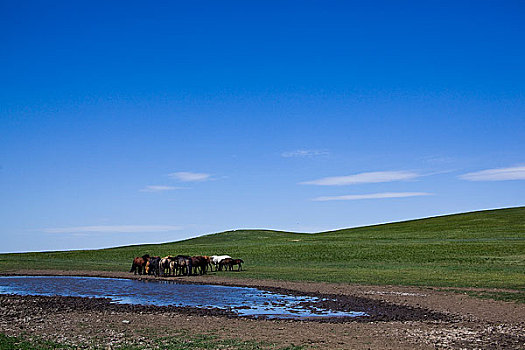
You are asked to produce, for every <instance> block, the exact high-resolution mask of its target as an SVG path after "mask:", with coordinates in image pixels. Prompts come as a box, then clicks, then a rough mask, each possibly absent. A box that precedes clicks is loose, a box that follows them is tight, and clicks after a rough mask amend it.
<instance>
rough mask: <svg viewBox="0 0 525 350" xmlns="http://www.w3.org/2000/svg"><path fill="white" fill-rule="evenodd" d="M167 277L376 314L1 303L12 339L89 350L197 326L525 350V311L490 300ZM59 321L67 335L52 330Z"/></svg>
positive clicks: (381, 343) (309, 338)
mask: <svg viewBox="0 0 525 350" xmlns="http://www.w3.org/2000/svg"><path fill="white" fill-rule="evenodd" d="M1 275H34V276H39V275H40V276H41V275H56V276H86V277H113V278H130V279H143V280H149V279H155V278H154V277H151V276H138V275H137V276H135V275H132V274H130V273H126V272H103V271H98V272H92V271H58V270H47V271H39V270H18V271H13V272H11V273H3V274H1ZM157 279H158V278H157ZM166 279H168V280H170V281H175V282H177V283H193V284H219V285H228V286H243V287H245V286H250V287H257V288H260V289H264V290H269V291H272V292H278V293H282V294H292V295H307V296H315V297H321V298H325V299H326V300H324V301H323V303H324V305H322V306H323V307H327V308H330V309H333V310H341V311H348V310H353V311H365V312H367V313H368V314H369V315H370V316H369V317H355V318H347V317H344V318H323V319H301V320H275V319H272V320H265V319H254V318H250V317H239V316H237V315H235V314H234V313H232V312H231V311H229V310H221V309H198V308H185V307H172V306H161V307H159V306H141V305H126V304H115V303H112V302H111V301H110V300H109V299H94V298H77V297H37V296H15V295H0V332H1V333H4V334H7V335H12V336H17V335H20V334H25V333H27V332H30V333H31V334H34V335H37V336H41V337H43V338H45V339H58V340H59V341H60V342H63V343H64V344H73V345H74V346H79V347H85V348H97V346H102V347H104V346H110V347H116V348H118V346H120V345H122V344H124V345H125V344H128V345H129V344H137V342H138V343H141V344H142V343H144V344H147V343H148V339H153V338H154V337H153V338H152V336H149V337H144V336H143V335H140V334H142V333H143V331H144V330H150V331H147V333H148V332H149V333H148V334H151V332H153V333H155V334H157V333H158V334H162V335H163V336H164V335H168V336H169V335H170V334H171V335H175V334H178V333H177V332H179V331H180V330H181V329H187V330H188V331H190V330H191V331H194V329H195V327H199V328H200V329H202V331H201V332H205V333H206V334H215V335H218V336H220V337H226V338H228V337H233V338H236V339H237V338H239V339H245V340H250V341H251V340H254V341H262V342H271V343H272V344H278V345H279V346H286V345H290V344H295V345H304V346H306V347H307V348H320V349H336V348H341V349H356V348H357V349H360V348H367V349H368V348H371V349H421V348H440V349H460V348H461V349H491V348H493V349H522V348H525V335H524V334H525V323H524V322H525V307H524V305H523V304H517V303H508V302H501V301H493V300H481V299H476V298H472V297H469V296H467V295H462V294H458V293H450V292H446V291H443V290H440V289H437V288H420V287H399V286H362V285H339V284H327V283H310V282H306V283H305V282H283V281H271V280H253V279H247V280H245V279H235V278H230V277H223V276H216V275H212V274H210V275H207V276H190V277H182V278H166ZM87 315H89V317H87ZM86 317H87V318H86ZM53 319H55V320H57V322H59V323H60V324H63V325H66V324H67V327H63V328H60V327H59V328H58V329H57V328H56V327H49V326H46V324H48V323H49V320H53ZM64 322H66V323H64ZM149 324H151V325H153V324H154V325H155V327H152V326H151V327H150V326H149ZM196 325H200V326H202V327H200V326H196ZM210 332H211V333H210ZM101 334H103V335H101ZM97 344H98V345H97ZM119 344H120V345H119ZM147 346H151V348H155V347H154V346H153V345H151V344H150V345H147Z"/></svg>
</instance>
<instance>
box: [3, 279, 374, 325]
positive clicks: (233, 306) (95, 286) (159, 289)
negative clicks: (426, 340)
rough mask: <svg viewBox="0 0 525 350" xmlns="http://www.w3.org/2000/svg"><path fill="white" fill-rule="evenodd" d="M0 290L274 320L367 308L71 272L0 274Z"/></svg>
mask: <svg viewBox="0 0 525 350" xmlns="http://www.w3.org/2000/svg"><path fill="white" fill-rule="evenodd" d="M0 294H18V295H46V296H52V295H60V296H75V297H91V298H110V299H111V300H113V302H115V303H120V304H141V305H155V306H167V305H176V306H190V307H200V308H206V307H214V308H220V309H229V310H231V311H233V312H235V313H237V314H239V315H241V316H265V317H270V318H298V317H357V316H366V314H365V313H363V312H350V311H349V312H346V311H332V310H326V309H322V308H319V307H315V306H312V305H311V304H309V305H306V306H305V304H304V303H310V302H313V303H316V302H319V301H320V299H319V298H316V297H308V296H293V295H284V294H277V293H272V292H268V291H264V290H260V289H257V288H250V287H228V286H217V285H199V284H179V283H176V282H171V281H138V280H129V279H118V278H99V277H70V276H6V277H0Z"/></svg>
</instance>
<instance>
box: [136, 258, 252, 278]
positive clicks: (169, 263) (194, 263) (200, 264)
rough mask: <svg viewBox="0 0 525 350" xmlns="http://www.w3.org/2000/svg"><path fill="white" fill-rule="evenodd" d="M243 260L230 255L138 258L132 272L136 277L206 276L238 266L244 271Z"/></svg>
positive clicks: (238, 268)
mask: <svg viewBox="0 0 525 350" xmlns="http://www.w3.org/2000/svg"><path fill="white" fill-rule="evenodd" d="M243 263H244V261H243V260H242V259H232V257H231V256H229V255H212V256H206V255H200V256H187V255H177V256H166V257H164V258H161V257H160V256H149V254H146V255H143V256H138V257H136V258H134V259H133V264H132V265H131V270H130V271H129V272H133V273H134V274H135V275H136V274H139V275H142V274H146V275H154V276H182V275H186V276H190V275H197V274H200V275H202V274H205V273H206V271H207V270H208V268H209V269H210V271H213V269H214V268H215V271H222V270H226V271H232V270H233V267H234V266H237V271H240V270H242V264H243Z"/></svg>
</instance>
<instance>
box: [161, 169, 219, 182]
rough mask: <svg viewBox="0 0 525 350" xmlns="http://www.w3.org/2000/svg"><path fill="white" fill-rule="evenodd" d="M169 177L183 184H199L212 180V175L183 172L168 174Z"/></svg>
mask: <svg viewBox="0 0 525 350" xmlns="http://www.w3.org/2000/svg"><path fill="white" fill-rule="evenodd" d="M168 176H169V177H171V178H173V179H176V180H179V181H182V182H198V181H207V180H211V175H210V174H206V173H193V172H189V171H181V172H177V173H171V174H168Z"/></svg>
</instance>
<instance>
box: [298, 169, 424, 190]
mask: <svg viewBox="0 0 525 350" xmlns="http://www.w3.org/2000/svg"><path fill="white" fill-rule="evenodd" d="M420 176H422V175H421V174H418V173H415V172H411V171H375V172H369V173H360V174H354V175H347V176H333V177H323V178H321V179H317V180H312V181H305V182H301V183H300V184H301V185H319V186H341V185H358V184H365V183H378V182H392V181H403V180H411V179H415V178H417V177H420Z"/></svg>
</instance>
